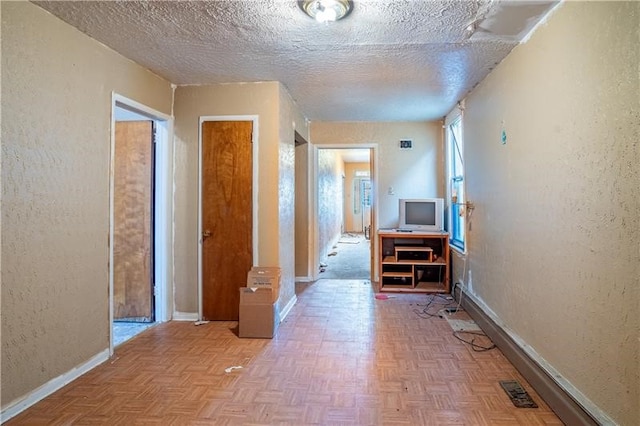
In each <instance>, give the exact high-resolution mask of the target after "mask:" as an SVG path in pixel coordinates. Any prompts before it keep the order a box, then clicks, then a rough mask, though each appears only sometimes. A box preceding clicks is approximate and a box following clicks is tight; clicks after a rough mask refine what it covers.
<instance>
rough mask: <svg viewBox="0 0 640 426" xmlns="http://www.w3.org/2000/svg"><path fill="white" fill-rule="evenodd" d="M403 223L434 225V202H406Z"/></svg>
mask: <svg viewBox="0 0 640 426" xmlns="http://www.w3.org/2000/svg"><path fill="white" fill-rule="evenodd" d="M405 225H431V226H435V225H436V203H434V202H422V201H415V202H411V201H409V202H407V205H406V211H405Z"/></svg>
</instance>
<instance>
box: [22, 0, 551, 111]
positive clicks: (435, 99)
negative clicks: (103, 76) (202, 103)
mask: <svg viewBox="0 0 640 426" xmlns="http://www.w3.org/2000/svg"><path fill="white" fill-rule="evenodd" d="M34 3H36V4H38V5H39V6H41V7H42V8H44V9H46V10H48V11H50V12H51V13H53V14H54V15H56V16H58V17H60V18H61V19H62V20H64V21H66V22H68V23H69V24H71V25H73V26H74V27H77V28H78V29H79V30H80V31H82V32H84V33H86V34H88V35H89V36H91V37H93V38H94V39H96V40H98V41H100V42H102V43H104V44H105V45H107V46H109V47H111V48H112V49H114V50H116V51H117V52H119V53H121V54H122V55H124V56H126V57H127V58H130V59H132V60H133V61H135V62H137V63H139V64H141V65H143V66H144V67H146V68H148V69H150V70H152V71H153V72H155V73H156V74H158V75H160V76H162V77H164V78H166V79H167V80H169V81H170V82H172V83H175V84H177V85H193V84H212V83H235V82H254V81H280V82H281V83H283V84H284V85H285V86H286V88H287V89H288V91H289V93H290V94H291V96H292V97H293V98H294V100H295V101H296V103H297V104H298V106H299V107H300V108H301V110H302V112H303V113H304V114H305V115H306V116H307V118H309V119H310V120H323V121H399V120H403V121H405V120H406V121H417V120H419V121H423V120H433V119H439V118H442V117H443V116H444V115H445V114H446V113H447V112H448V111H449V110H451V108H452V107H453V106H454V105H455V103H456V102H457V101H458V100H460V99H461V98H462V97H464V95H465V94H466V93H467V92H469V91H470V90H471V89H472V88H473V87H474V86H475V85H476V84H477V83H478V82H479V81H481V80H482V79H483V78H484V77H485V76H486V75H487V74H488V73H489V72H490V70H491V69H492V68H493V67H495V65H496V64H497V63H499V62H500V61H501V60H502V59H503V58H504V57H505V56H506V55H507V54H508V53H509V52H510V51H511V49H512V48H513V47H515V46H516V45H517V44H518V42H519V41H520V40H521V39H522V37H523V36H525V35H526V34H527V33H528V32H529V30H530V29H531V28H532V27H533V26H534V25H535V24H536V23H537V22H538V21H539V19H540V18H542V17H543V16H544V15H545V14H546V13H547V12H548V11H549V10H550V9H551V8H552V7H553V6H554V4H555V3H556V2H552V1H511V2H505V1H502V2H500V1H496V0H493V1H492V0H481V1H460V0H445V1H422V0H391V1H376V0H369V1H365V0H361V1H358V0H356V1H355V2H354V3H355V6H354V10H353V12H352V13H351V14H350V15H349V16H348V17H347V18H346V19H344V20H342V21H339V22H335V23H329V24H319V23H317V22H315V21H314V20H312V19H311V18H309V17H308V16H306V15H304V14H303V13H302V11H301V10H300V9H299V8H298V5H297V1H296V0H243V1H230V0H218V1H168V2H164V1H92V2H85V1H78V2H75V1H71V2H64V1H48V2H34ZM471 23H475V28H476V31H475V32H474V33H473V34H471V33H469V32H468V31H467V30H466V28H467V26H468V25H469V24H471Z"/></svg>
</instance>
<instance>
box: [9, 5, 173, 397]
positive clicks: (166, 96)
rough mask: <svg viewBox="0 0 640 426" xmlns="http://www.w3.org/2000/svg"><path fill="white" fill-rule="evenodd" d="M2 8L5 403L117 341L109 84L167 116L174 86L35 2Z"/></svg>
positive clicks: (86, 359) (112, 89) (110, 90)
mask: <svg viewBox="0 0 640 426" xmlns="http://www.w3.org/2000/svg"><path fill="white" fill-rule="evenodd" d="M1 7H2V248H1V249H2V308H1V312H2V349H1V350H2V355H1V358H2V366H1V368H2V374H1V376H2V394H1V398H2V399H1V405H2V407H3V408H4V407H5V406H6V405H7V404H9V403H11V402H12V401H13V400H14V399H16V398H18V397H21V396H22V395H24V394H26V393H27V392H31V391H33V390H34V389H36V388H38V387H39V386H41V385H43V384H44V383H46V382H48V381H50V380H52V379H54V378H56V377H58V376H59V375H61V374H63V373H67V372H69V371H71V370H72V369H73V368H75V367H77V366H78V365H80V364H82V363H84V362H86V361H88V360H89V359H90V358H92V357H93V356H95V355H96V354H98V353H100V352H101V351H104V350H105V349H108V348H109V299H108V291H109V275H108V274H109V267H108V261H109V245H108V244H109V242H108V233H109V158H110V146H111V134H110V122H111V92H112V91H116V92H118V93H120V94H122V95H124V96H127V97H130V98H134V99H137V100H139V101H141V102H144V103H145V104H146V105H149V106H150V107H152V108H155V109H157V110H159V111H162V112H164V113H167V114H168V113H170V111H171V87H170V84H169V83H168V82H166V81H164V80H162V79H161V78H159V77H157V76H155V75H154V74H152V73H150V72H148V71H146V70H144V69H143V68H142V67H140V66H138V65H135V64H134V63H132V62H131V61H129V60H127V59H125V58H123V57H122V56H120V55H118V54H116V53H115V52H113V51H111V50H110V49H108V48H106V47H105V46H103V45H100V44H99V43H96V42H95V41H93V40H91V39H89V38H88V37H86V36H85V35H83V34H81V33H80V32H78V31H77V30H75V29H73V28H71V27H69V26H68V25H66V24H65V23H63V22H61V21H60V20H58V19H55V18H53V17H51V16H50V15H49V14H48V13H46V12H45V11H43V10H42V9H41V8H39V7H37V6H35V5H33V4H31V3H28V2H2V3H1ZM53 46H56V47H57V46H64V47H65V48H64V49H63V50H60V49H57V48H52V47H53Z"/></svg>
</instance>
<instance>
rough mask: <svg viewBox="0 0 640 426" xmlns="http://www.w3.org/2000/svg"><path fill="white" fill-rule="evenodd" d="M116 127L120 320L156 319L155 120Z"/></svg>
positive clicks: (116, 275)
mask: <svg viewBox="0 0 640 426" xmlns="http://www.w3.org/2000/svg"><path fill="white" fill-rule="evenodd" d="M115 130H116V132H115V137H116V140H115V159H114V194H113V199H114V235H113V307H114V320H121V321H140V322H153V321H154V306H153V304H154V301H153V121H119V122H116V129H115Z"/></svg>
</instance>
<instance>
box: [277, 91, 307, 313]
mask: <svg viewBox="0 0 640 426" xmlns="http://www.w3.org/2000/svg"><path fill="white" fill-rule="evenodd" d="M278 89H279V105H280V108H279V111H280V116H279V130H280V144H279V146H278V158H279V160H278V176H279V179H278V194H279V197H278V226H279V232H278V235H279V239H278V250H279V256H280V268H282V282H281V289H280V299H279V301H278V303H279V307H280V309H283V308H284V307H285V305H286V304H288V303H289V302H290V301H292V300H295V297H296V293H295V269H296V256H295V251H296V237H295V231H296V199H295V195H296V184H297V182H296V180H295V178H296V150H295V132H296V131H298V133H300V135H302V136H303V137H304V138H305V139H307V140H308V137H309V127H308V125H307V120H306V118H305V117H304V116H303V115H302V114H301V112H300V110H299V109H298V107H297V105H296V104H295V102H294V101H293V99H292V98H291V96H290V95H289V93H288V92H287V90H286V89H285V88H284V86H283V85H281V84H278Z"/></svg>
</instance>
